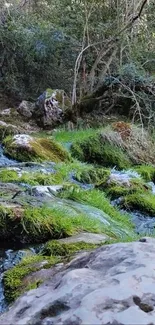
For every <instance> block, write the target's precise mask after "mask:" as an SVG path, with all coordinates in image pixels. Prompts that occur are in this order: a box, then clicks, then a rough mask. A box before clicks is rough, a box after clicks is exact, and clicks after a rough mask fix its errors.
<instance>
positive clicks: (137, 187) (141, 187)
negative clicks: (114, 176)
mask: <svg viewBox="0 0 155 325" xmlns="http://www.w3.org/2000/svg"><path fill="white" fill-rule="evenodd" d="M105 191H106V193H107V195H108V196H110V198H111V199H116V198H119V197H121V196H125V195H128V194H133V193H149V192H150V193H151V187H150V186H149V185H147V184H145V183H144V181H143V180H141V179H137V178H133V179H131V180H130V186H127V185H126V184H124V185H123V184H121V185H118V184H117V183H115V182H112V183H110V184H106V187H105Z"/></svg>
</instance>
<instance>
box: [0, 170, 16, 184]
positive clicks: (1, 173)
mask: <svg viewBox="0 0 155 325" xmlns="http://www.w3.org/2000/svg"><path fill="white" fill-rule="evenodd" d="M18 178H19V177H18V174H17V172H16V171H14V170H8V169H3V170H0V182H4V183H9V182H15V181H17V180H18Z"/></svg>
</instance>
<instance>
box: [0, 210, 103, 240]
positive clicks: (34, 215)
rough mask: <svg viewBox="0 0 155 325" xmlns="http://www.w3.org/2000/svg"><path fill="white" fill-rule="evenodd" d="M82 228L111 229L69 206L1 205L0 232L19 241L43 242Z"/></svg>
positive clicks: (92, 230)
mask: <svg viewBox="0 0 155 325" xmlns="http://www.w3.org/2000/svg"><path fill="white" fill-rule="evenodd" d="M81 231H88V232H95V233H105V232H107V233H109V228H108V227H106V226H104V225H103V224H102V223H101V222H100V221H98V220H95V219H92V218H89V217H88V216H87V215H86V214H79V213H76V215H73V216H71V215H69V210H68V209H67V208H63V207H62V208H60V207H55V208H54V207H53V208H52V207H51V208H48V207H42V208H28V207H27V208H25V209H23V208H10V209H9V208H4V207H0V236H1V237H2V238H3V239H9V240H13V241H18V242H27V243H41V242H45V241H47V240H48V239H58V238H63V237H68V236H71V235H73V234H76V233H78V232H81Z"/></svg>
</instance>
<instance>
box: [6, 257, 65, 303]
mask: <svg viewBox="0 0 155 325" xmlns="http://www.w3.org/2000/svg"><path fill="white" fill-rule="evenodd" d="M45 261H46V262H47V263H45ZM42 262H44V263H42ZM58 262H59V258H57V257H54V256H52V257H50V258H49V257H46V258H45V257H43V256H40V255H35V256H30V257H26V258H24V259H23V260H22V262H21V263H19V264H18V265H16V266H15V267H13V268H11V269H9V270H8V271H6V272H5V273H4V277H3V283H4V294H5V298H6V300H7V302H8V303H11V302H13V301H14V300H15V299H17V298H18V297H19V296H20V295H21V294H22V293H23V292H25V291H28V290H31V289H35V288H37V286H38V285H39V284H41V282H42V279H38V280H37V281H35V282H31V281H30V282H27V281H25V282H24V279H25V278H26V277H27V276H29V275H31V274H32V273H33V272H36V271H38V270H40V269H42V268H44V266H46V268H47V265H48V267H50V266H51V265H54V264H56V263H58Z"/></svg>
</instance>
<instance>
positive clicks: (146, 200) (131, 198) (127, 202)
mask: <svg viewBox="0 0 155 325" xmlns="http://www.w3.org/2000/svg"><path fill="white" fill-rule="evenodd" d="M122 204H123V206H124V207H125V208H126V209H136V210H140V211H142V212H144V213H147V214H149V215H151V216H155V196H154V195H153V194H150V193H149V194H144V193H135V194H130V195H127V196H125V198H124V201H123V203H122Z"/></svg>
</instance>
